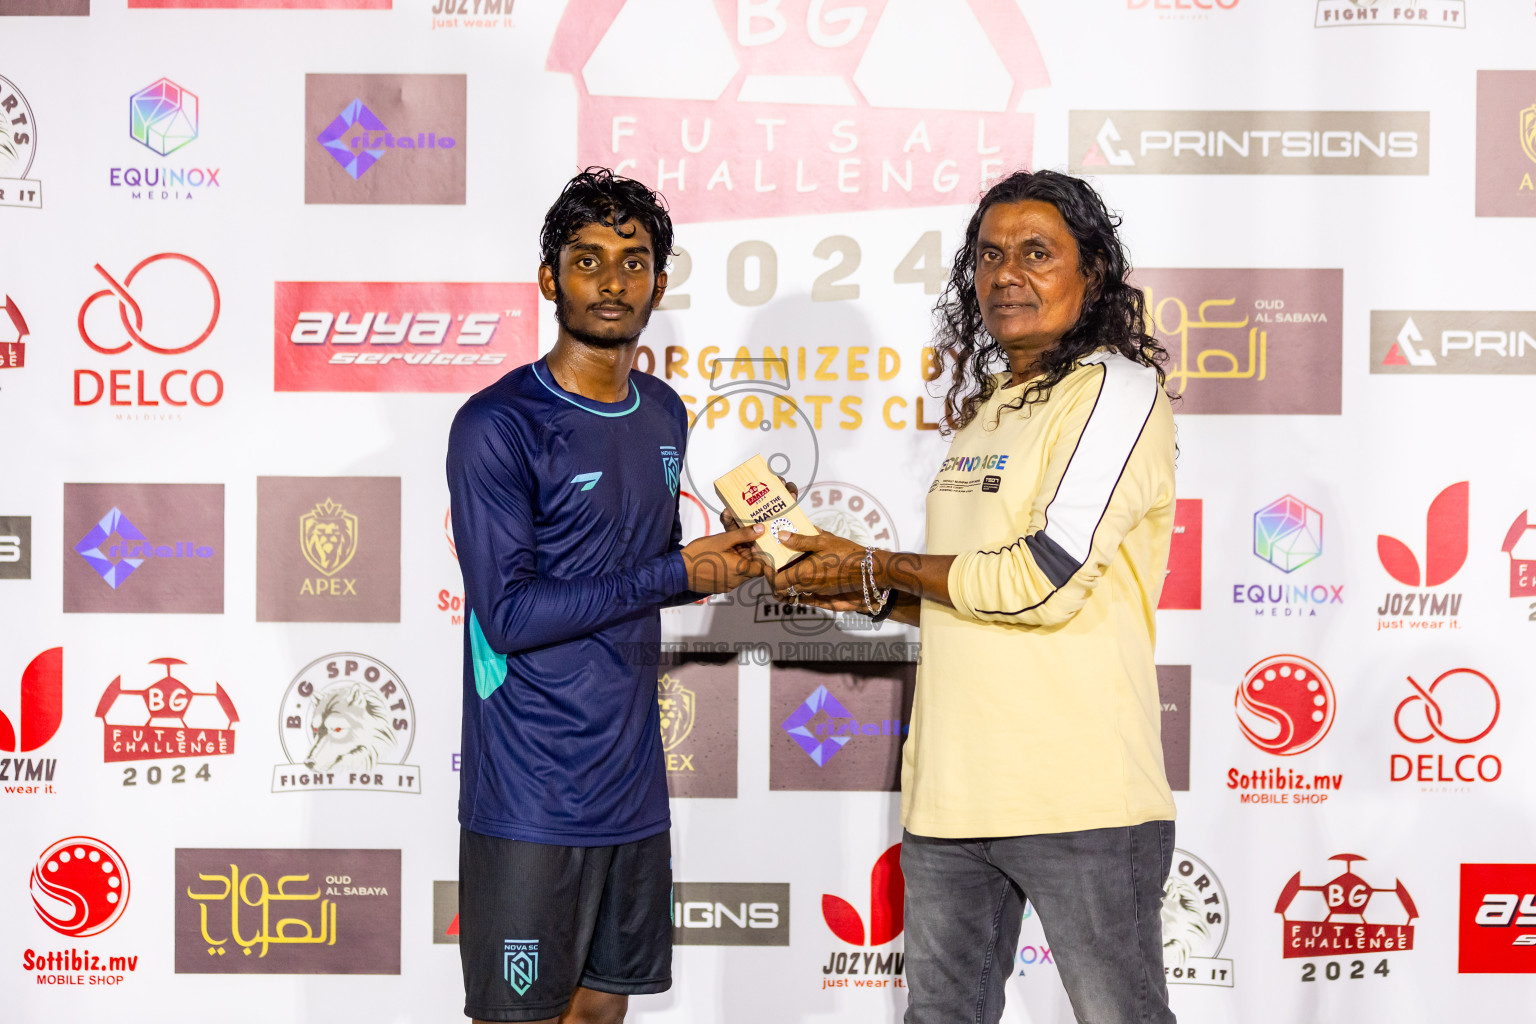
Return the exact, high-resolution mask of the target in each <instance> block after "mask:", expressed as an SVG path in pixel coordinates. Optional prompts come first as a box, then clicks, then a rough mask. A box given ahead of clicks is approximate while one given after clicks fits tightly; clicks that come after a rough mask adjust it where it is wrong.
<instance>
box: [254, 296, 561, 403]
mask: <svg viewBox="0 0 1536 1024" xmlns="http://www.w3.org/2000/svg"><path fill="white" fill-rule="evenodd" d="M537 303H538V298H537V292H536V290H535V287H534V285H532V284H402V283H380V282H368V283H362V282H358V283H346V282H336V281H280V282H278V284H277V287H276V319H275V324H274V346H275V347H274V350H273V351H274V373H275V377H276V380H275V389H276V390H278V391H430V392H458V393H467V392H473V391H478V390H480V389H481V388H483V387H486V386H488V385H489V384H491V383H493V382H494V381H495V380H497V378H499V377H500V376H501V375H502V374H504V373H506V372H507V371H508V370H510V369H512V368H514V367H517V366H521V365H522V364H524V363H528V362H531V361H533V359H534V358H536V356H537V352H536V333H537V325H536V323H535V319H536V316H535V311H536V309H537Z"/></svg>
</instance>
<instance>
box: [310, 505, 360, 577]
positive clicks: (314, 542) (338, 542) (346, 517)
mask: <svg viewBox="0 0 1536 1024" xmlns="http://www.w3.org/2000/svg"><path fill="white" fill-rule="evenodd" d="M357 537H358V527H357V516H355V515H353V514H352V513H350V512H348V511H347V510H346V509H345V508H343V507H342V506H341V505H338V504H337V503H336V502H334V501H332V500H331V499H330V498H326V499H325V500H324V501H322V502H320V504H318V505H316V506H315V507H314V508H312V509H310V510H309V511H308V512H305V513H304V514H303V515H301V516H299V550H300V551H301V552H303V554H304V560H305V561H306V562H308V563H309V564H310V565H312V566H314V567H315V571H316V572H320V573H324V574H325V575H326V576H335V575H336V574H337V573H338V572H340V571H341V570H342V569H344V568H346V566H347V563H348V562H350V561H352V556H353V555H355V554H357Z"/></svg>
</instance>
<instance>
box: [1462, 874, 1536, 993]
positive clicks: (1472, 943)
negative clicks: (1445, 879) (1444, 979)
mask: <svg viewBox="0 0 1536 1024" xmlns="http://www.w3.org/2000/svg"><path fill="white" fill-rule="evenodd" d="M1457 917H1458V920H1459V922H1460V925H1459V928H1458V931H1459V933H1460V935H1459V938H1460V942H1459V943H1458V947H1459V949H1458V959H1457V964H1456V970H1457V972H1458V973H1460V974H1536V864H1463V865H1462V866H1461V907H1460V912H1459V913H1458V915H1457Z"/></svg>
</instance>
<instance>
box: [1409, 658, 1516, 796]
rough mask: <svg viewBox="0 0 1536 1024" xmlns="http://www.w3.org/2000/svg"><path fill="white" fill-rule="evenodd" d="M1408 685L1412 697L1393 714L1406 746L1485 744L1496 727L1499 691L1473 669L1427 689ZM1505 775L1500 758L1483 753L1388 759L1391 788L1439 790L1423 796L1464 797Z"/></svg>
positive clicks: (1455, 673) (1439, 678)
mask: <svg viewBox="0 0 1536 1024" xmlns="http://www.w3.org/2000/svg"><path fill="white" fill-rule="evenodd" d="M1408 685H1409V687H1411V688H1412V692H1411V693H1409V694H1408V695H1407V696H1406V697H1404V698H1403V699H1402V701H1401V702H1400V703H1399V704H1398V705H1397V709H1396V710H1395V711H1394V712H1393V713H1392V725H1393V727H1394V728H1395V729H1396V730H1397V735H1398V736H1399V737H1401V738H1402V739H1403V740H1404V741H1406V742H1408V743H1412V744H1415V745H1416V746H1417V745H1423V744H1427V743H1430V742H1431V741H1434V740H1444V741H1445V742H1447V743H1455V744H1458V745H1461V746H1465V745H1468V744H1472V743H1476V742H1478V741H1479V740H1482V739H1483V738H1485V737H1486V736H1487V735H1488V734H1489V733H1491V732H1493V727H1494V726H1495V725H1497V724H1498V723H1499V712H1500V710H1501V703H1500V700H1499V689H1498V687H1496V686H1494V685H1493V680H1492V679H1489V678H1488V677H1487V676H1485V675H1483V673H1481V672H1479V671H1477V670H1476V669H1472V668H1453V669H1451V670H1449V671H1447V672H1442V673H1440V675H1438V676H1436V677H1435V680H1434V682H1432V683H1430V684H1429V685H1428V686H1424V685H1422V684H1421V683H1419V681H1418V680H1416V679H1414V678H1413V677H1412V676H1409V677H1408ZM1430 749H1434V748H1430ZM1503 774H1504V765H1503V762H1502V761H1500V760H1499V757H1498V755H1497V754H1493V753H1487V752H1484V751H1468V752H1465V753H1462V752H1457V753H1452V754H1450V755H1447V754H1443V753H1423V754H1393V755H1392V767H1391V778H1392V781H1393V782H1409V781H1412V782H1417V783H1438V784H1440V785H1438V786H1436V787H1434V788H1430V787H1427V786H1426V787H1425V788H1424V789H1423V790H1422V791H1423V792H1468V791H1469V790H1470V789H1471V784H1472V783H1474V782H1495V781H1497V780H1498V778H1499V777H1500V776H1501V775H1503Z"/></svg>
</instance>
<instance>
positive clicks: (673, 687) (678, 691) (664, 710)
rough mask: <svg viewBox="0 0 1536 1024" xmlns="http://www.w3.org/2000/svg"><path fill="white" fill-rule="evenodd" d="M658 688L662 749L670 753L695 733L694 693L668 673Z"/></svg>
mask: <svg viewBox="0 0 1536 1024" xmlns="http://www.w3.org/2000/svg"><path fill="white" fill-rule="evenodd" d="M656 688H657V691H658V692H657V703H658V705H659V706H660V708H661V749H662V750H663V751H666V752H668V753H670V752H671V751H673V750H675V749H677V747H678V745H679V744H680V743H682V742H683V740H685V739H687V738H688V734H689V733H691V732H693V715H694V709H695V704H694V693H693V691H692V690H690V689H688V687H686V686H684V685H683V684H682V683H680V682H678V681H677V680H676V679H674V678H672V677H671V676H669V675H667V674H666V673H662V676H661V679H660V680H658V681H657V684H656Z"/></svg>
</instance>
